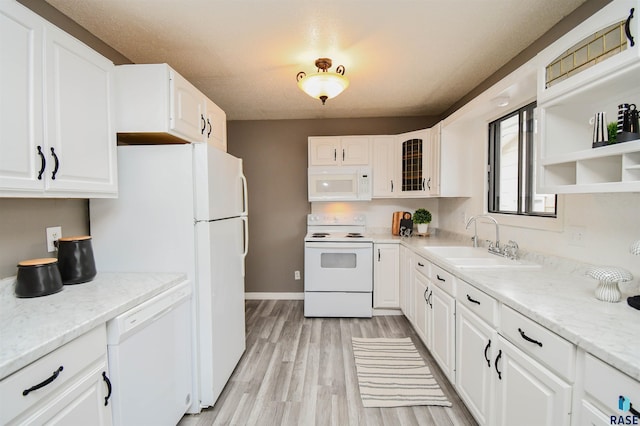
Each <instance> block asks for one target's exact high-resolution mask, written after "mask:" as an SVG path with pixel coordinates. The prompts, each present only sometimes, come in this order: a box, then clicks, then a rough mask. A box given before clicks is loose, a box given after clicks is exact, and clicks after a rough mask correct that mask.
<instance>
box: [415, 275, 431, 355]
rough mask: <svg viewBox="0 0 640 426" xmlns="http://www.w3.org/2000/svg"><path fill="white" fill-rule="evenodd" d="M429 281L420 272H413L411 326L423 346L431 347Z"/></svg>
mask: <svg viewBox="0 0 640 426" xmlns="http://www.w3.org/2000/svg"><path fill="white" fill-rule="evenodd" d="M430 291H431V290H430V288H429V281H428V280H427V278H426V277H424V276H422V275H421V274H415V273H414V274H413V292H414V293H413V303H414V311H415V312H414V319H415V321H414V323H413V326H414V328H415V330H416V332H417V333H418V336H420V338H421V339H422V341H423V342H424V344H425V346H426V347H427V348H428V349H430V348H431V335H430V333H429V332H430V330H431V327H430V315H431V308H430V307H429V297H430V294H431V293H430Z"/></svg>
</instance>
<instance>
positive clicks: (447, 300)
mask: <svg viewBox="0 0 640 426" xmlns="http://www.w3.org/2000/svg"><path fill="white" fill-rule="evenodd" d="M431 291H432V292H433V294H432V295H431V299H430V300H429V307H430V308H431V355H433V358H434V359H435V360H436V361H437V362H438V364H440V368H442V371H443V372H444V373H445V374H446V376H447V377H448V378H449V380H450V381H451V383H455V361H456V358H455V337H456V317H455V311H456V301H455V299H454V298H453V297H451V296H449V295H448V294H447V293H445V292H444V291H443V290H441V289H440V288H438V286H436V285H433V284H432V285H431Z"/></svg>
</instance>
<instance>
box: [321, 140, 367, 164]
mask: <svg viewBox="0 0 640 426" xmlns="http://www.w3.org/2000/svg"><path fill="white" fill-rule="evenodd" d="M369 149H370V148H369V136H312V137H309V166H368V165H369Z"/></svg>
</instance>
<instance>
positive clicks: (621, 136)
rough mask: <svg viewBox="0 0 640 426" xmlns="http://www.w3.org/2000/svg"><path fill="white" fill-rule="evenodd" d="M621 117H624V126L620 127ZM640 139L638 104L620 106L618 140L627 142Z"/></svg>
mask: <svg viewBox="0 0 640 426" xmlns="http://www.w3.org/2000/svg"><path fill="white" fill-rule="evenodd" d="M620 115H622V125H620ZM636 139H640V123H639V118H638V109H637V108H636V104H620V105H618V132H617V135H616V140H617V141H618V142H627V141H632V140H636Z"/></svg>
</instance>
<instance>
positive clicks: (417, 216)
mask: <svg viewBox="0 0 640 426" xmlns="http://www.w3.org/2000/svg"><path fill="white" fill-rule="evenodd" d="M413 223H415V224H417V225H418V235H425V236H426V235H428V231H429V224H430V223H431V213H430V212H429V210H427V209H418V210H416V211H415V213H414V214H413Z"/></svg>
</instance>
